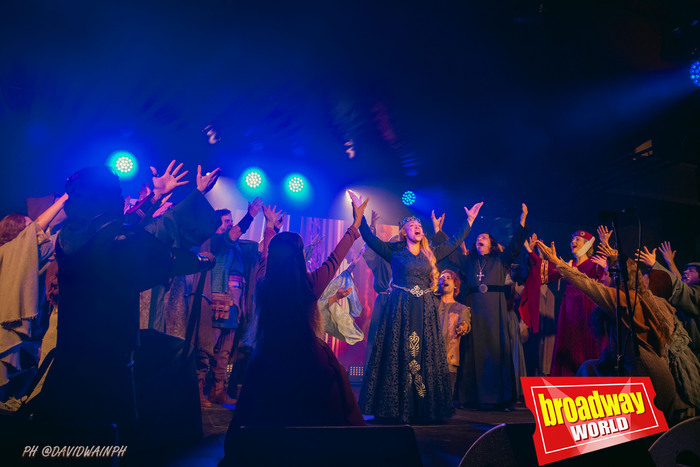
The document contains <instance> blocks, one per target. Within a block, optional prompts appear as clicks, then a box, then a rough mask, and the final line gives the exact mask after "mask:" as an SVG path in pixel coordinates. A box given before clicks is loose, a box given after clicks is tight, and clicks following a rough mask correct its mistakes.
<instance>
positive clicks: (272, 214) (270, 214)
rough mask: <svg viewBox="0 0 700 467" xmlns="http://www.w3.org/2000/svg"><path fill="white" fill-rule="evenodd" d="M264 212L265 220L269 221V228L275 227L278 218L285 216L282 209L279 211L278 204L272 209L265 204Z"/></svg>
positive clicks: (263, 206)
mask: <svg viewBox="0 0 700 467" xmlns="http://www.w3.org/2000/svg"><path fill="white" fill-rule="evenodd" d="M262 211H263V215H264V216H265V220H266V221H267V226H268V227H273V226H274V225H275V222H277V218H278V217H279V216H280V214H284V213H283V212H282V210H281V209H280V210H279V211H277V205H276V204H275V205H274V206H272V207H271V206H270V205H269V204H268V205H267V206H265V205H264V204H263V205H262Z"/></svg>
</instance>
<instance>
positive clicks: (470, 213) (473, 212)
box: [464, 201, 484, 226]
mask: <svg viewBox="0 0 700 467" xmlns="http://www.w3.org/2000/svg"><path fill="white" fill-rule="evenodd" d="M483 205H484V202H483V201H481V202H480V203H476V204H475V205H474V206H472V207H471V209H467V207H466V206H465V207H464V211H465V212H466V213H467V220H468V221H469V225H470V226H471V225H472V224H473V223H474V220H475V219H476V216H478V215H479V210H480V209H481V206H483Z"/></svg>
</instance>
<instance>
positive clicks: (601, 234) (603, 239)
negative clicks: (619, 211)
mask: <svg viewBox="0 0 700 467" xmlns="http://www.w3.org/2000/svg"><path fill="white" fill-rule="evenodd" d="M612 233H613V231H612V230H610V229H608V226H607V225H599V226H598V240H600V243H607V244H610V236H611V235H612Z"/></svg>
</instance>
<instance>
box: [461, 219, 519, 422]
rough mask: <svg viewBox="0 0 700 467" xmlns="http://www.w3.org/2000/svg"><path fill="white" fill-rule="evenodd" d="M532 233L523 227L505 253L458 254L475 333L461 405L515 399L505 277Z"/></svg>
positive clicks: (466, 344) (464, 355) (465, 351)
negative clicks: (528, 235)
mask: <svg viewBox="0 0 700 467" xmlns="http://www.w3.org/2000/svg"><path fill="white" fill-rule="evenodd" d="M527 234H528V231H527V229H526V228H525V227H523V226H522V225H520V224H518V226H517V230H516V232H515V234H514V236H513V240H512V241H511V242H510V244H509V245H508V246H507V247H506V248H505V249H504V250H503V251H494V250H492V251H491V252H490V253H488V254H485V255H483V256H482V255H480V254H478V253H476V252H470V254H468V255H460V256H459V268H460V271H461V272H462V273H463V277H464V281H463V282H462V290H467V294H468V296H467V305H468V306H470V307H471V313H472V332H471V333H470V334H469V335H467V336H465V337H464V338H462V341H461V357H460V372H459V375H458V379H457V392H458V398H459V402H461V403H462V404H463V405H467V406H481V407H483V408H496V407H498V406H501V405H504V404H510V403H512V402H514V400H515V398H516V385H515V369H514V366H513V348H512V345H511V339H510V336H509V325H508V306H507V304H506V296H505V292H506V289H508V290H510V286H506V285H505V281H506V275H507V274H508V271H509V270H510V265H511V263H512V262H513V261H514V260H515V259H516V258H517V256H518V254H519V253H520V248H521V247H522V245H523V242H524V241H525V239H526V238H527Z"/></svg>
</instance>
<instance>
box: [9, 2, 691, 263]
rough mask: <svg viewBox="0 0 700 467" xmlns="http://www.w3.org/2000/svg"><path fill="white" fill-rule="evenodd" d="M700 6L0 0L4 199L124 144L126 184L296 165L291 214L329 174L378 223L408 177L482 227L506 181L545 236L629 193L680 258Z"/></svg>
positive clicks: (334, 213)
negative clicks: (470, 210) (161, 176)
mask: <svg viewBox="0 0 700 467" xmlns="http://www.w3.org/2000/svg"><path fill="white" fill-rule="evenodd" d="M698 19H700V2H697V1H688V0H684V1H653V0H647V1H644V0H642V1H617V0H607V1H589V2H568V1H557V2H553V1H545V2H530V1H501V0H494V1H490V2H475V1H470V0H469V1H445V2H416V1H403V2H346V1H328V2H269V1H254V2H253V1H213V0H201V1H144V2H125V1H120V2H112V1H99V2H95V1H91V2H85V1H64V2H43V1H42V2H40V1H34V0H29V1H22V2H9V3H8V2H4V3H3V5H2V7H0V52H1V55H0V151H1V152H0V155H1V159H2V160H1V162H0V173H2V184H1V188H0V190H2V191H1V192H0V200H1V204H0V214H1V215H5V214H7V213H9V212H12V211H20V212H23V211H26V208H25V205H24V199H25V198H27V197H31V196H43V195H46V194H49V193H52V192H56V193H61V192H62V191H61V190H62V187H63V183H64V181H65V179H66V177H67V176H69V175H70V174H71V173H73V172H74V171H75V170H77V169H79V168H81V167H83V166H86V165H97V164H102V163H104V161H105V160H106V158H107V156H108V155H109V154H110V153H111V152H113V151H115V150H118V149H123V150H128V151H131V152H132V153H134V154H135V155H136V156H137V158H138V160H139V164H140V168H141V170H140V173H139V176H137V177H136V179H134V180H133V181H131V182H129V183H126V184H125V185H124V192H125V194H132V195H135V194H136V191H137V190H138V186H140V184H141V183H143V182H145V181H147V180H148V166H150V165H154V166H156V167H159V168H161V167H164V166H165V165H167V163H168V162H169V161H170V160H171V159H173V158H175V159H177V160H178V161H183V162H185V164H186V166H187V168H189V169H190V170H191V171H194V170H196V165H197V164H198V163H201V164H202V165H203V166H204V168H205V170H211V169H212V168H214V167H221V168H222V170H223V174H224V176H226V177H230V179H231V180H232V181H235V180H237V178H238V177H239V176H240V174H241V172H242V171H243V170H244V169H245V168H246V167H249V166H251V165H255V166H258V167H261V168H263V169H264V170H265V172H266V174H267V176H268V177H269V180H270V186H273V185H276V184H278V183H279V182H280V181H281V180H282V179H283V178H284V176H285V175H286V174H287V173H289V172H292V171H298V172H301V173H303V174H305V175H306V177H307V178H308V180H309V182H310V183H311V184H312V185H313V187H314V196H313V199H312V200H310V201H309V203H307V204H306V205H304V206H303V208H302V207H299V208H295V207H294V206H289V205H287V206H286V207H287V209H288V210H289V211H292V214H301V213H302V212H303V213H304V214H305V215H311V216H317V217H337V218H340V217H343V216H346V215H347V213H348V211H347V210H345V211H342V212H341V211H339V210H338V209H337V203H336V201H337V198H338V195H339V194H340V193H342V192H343V191H344V189H345V188H347V187H360V186H362V187H379V188H381V190H382V193H383V195H381V196H379V195H375V201H379V202H378V203H375V205H374V207H375V208H377V209H382V210H383V213H384V215H383V222H387V223H394V222H396V221H397V220H398V217H400V216H402V215H404V214H405V213H406V212H408V209H406V208H404V207H403V206H402V205H401V204H400V195H401V193H403V191H404V190H407V189H411V190H413V191H415V192H416V194H417V195H418V200H417V202H416V205H415V206H414V207H413V208H412V210H413V211H414V212H416V213H417V214H419V215H421V216H423V217H427V216H428V215H429V213H430V210H431V209H436V211H437V212H438V213H441V212H445V211H446V212H447V213H448V215H447V221H446V229H445V230H446V231H448V232H450V231H451V230H454V229H456V227H457V225H458V223H459V222H461V220H462V219H463V211H462V210H461V207H462V206H465V205H467V206H471V205H472V204H473V203H474V202H476V201H480V200H483V201H485V202H486V205H485V206H484V210H483V211H482V214H483V216H484V224H483V227H484V228H490V229H492V230H494V232H495V234H496V236H497V238H499V240H500V238H503V237H505V236H508V235H509V233H510V226H511V225H512V223H513V222H516V221H517V216H518V213H519V210H520V203H521V202H526V203H527V204H528V206H529V208H530V212H531V215H530V218H529V220H530V225H531V227H532V228H533V229H536V230H537V231H538V232H540V233H541V235H543V236H545V237H546V238H548V239H549V238H552V239H555V240H557V242H567V241H568V238H569V235H570V233H571V231H573V230H574V229H577V228H584V229H586V230H589V231H591V232H592V231H594V229H595V227H596V226H597V225H598V217H599V215H598V214H599V212H600V211H602V210H606V211H615V210H620V209H622V208H629V207H634V208H635V209H636V213H637V214H638V215H639V217H640V218H641V221H642V225H643V226H644V231H643V242H644V243H646V244H648V245H650V246H656V245H658V243H659V242H660V241H661V240H670V241H671V242H672V244H673V246H674V248H678V249H679V251H680V253H679V257H678V259H679V261H680V262H681V263H682V262H684V261H689V260H691V259H698V258H700V239H699V237H698V233H699V229H698V227H699V223H700V221H699V220H700V199H699V196H698V193H699V191H700V190H699V185H700V181H699V180H700V178H699V175H698V171H697V163H698V160H700V157H698V154H699V153H700V112H698V110H699V109H700V101H699V99H700V94H699V93H698V92H697V89H698V88H697V87H695V86H694V85H693V84H692V83H691V81H690V79H689V73H688V70H689V66H690V63H691V62H692V60H694V59H695V58H696V57H695V56H694V55H695V49H696V46H697V45H699V44H700V41H698V38H699V37H700V25H695V22H697V20H698ZM207 125H213V126H214V127H215V129H216V131H217V135H218V136H220V138H221V140H220V141H219V142H218V143H216V144H213V145H212V144H209V143H208V141H207V137H206V136H205V135H204V134H203V132H202V130H203V129H204V127H206V126H207ZM349 140H352V143H353V146H352V147H353V150H354V152H355V157H354V158H352V159H351V158H349V157H348V154H347V153H346V149H348V147H347V146H346V142H348V141H349ZM649 141H651V144H650V148H648V149H638V148H640V147H641V146H642V145H643V144H644V143H647V142H649ZM647 144H648V143H647ZM161 170H162V169H161ZM190 178H191V179H193V177H190ZM187 191H188V190H183V191H181V193H178V194H176V197H177V196H182V195H183V194H184V193H186V192H187ZM370 191H371V189H370V190H368V192H370ZM265 201H266V202H273V203H277V204H281V205H285V199H284V196H283V193H282V191H281V190H274V189H271V190H270V191H269V192H268V193H266V195H265ZM217 207H221V206H217ZM295 209H296V211H295ZM622 224H624V225H626V226H628V227H625V229H627V230H628V232H627V233H628V235H629V236H630V238H634V239H635V240H634V241H635V244H636V236H637V233H636V225H637V219H636V217H634V216H623V219H622ZM505 240H506V239H504V241H505ZM562 250H566V248H562Z"/></svg>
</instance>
